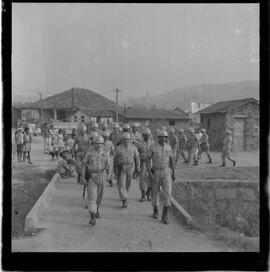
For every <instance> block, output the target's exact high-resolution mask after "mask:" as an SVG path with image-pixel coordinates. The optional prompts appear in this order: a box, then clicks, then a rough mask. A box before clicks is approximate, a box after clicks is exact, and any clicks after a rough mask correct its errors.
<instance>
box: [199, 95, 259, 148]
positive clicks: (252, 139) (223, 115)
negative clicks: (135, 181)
mask: <svg viewBox="0 0 270 272" xmlns="http://www.w3.org/2000/svg"><path fill="white" fill-rule="evenodd" d="M199 113H200V123H201V128H205V129H206V131H207V133H208V135H209V143H210V148H212V149H213V150H221V148H222V140H223V138H224V130H225V128H230V129H231V130H232V135H233V140H234V143H233V150H235V151H244V150H254V149H255V150H256V149H258V148H259V130H260V129H259V126H260V117H259V101H258V100H256V99H254V98H246V99H239V100H232V101H222V102H218V103H215V104H213V105H211V106H210V107H207V108H205V109H203V110H201V111H200V112H199Z"/></svg>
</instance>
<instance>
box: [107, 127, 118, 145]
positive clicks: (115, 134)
mask: <svg viewBox="0 0 270 272" xmlns="http://www.w3.org/2000/svg"><path fill="white" fill-rule="evenodd" d="M109 139H110V140H111V141H112V143H113V145H114V146H115V147H116V146H117V145H119V144H120V142H121V134H120V126H119V125H118V124H115V125H114V127H113V132H112V133H111V135H110V137H109Z"/></svg>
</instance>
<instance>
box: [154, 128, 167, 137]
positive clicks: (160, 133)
mask: <svg viewBox="0 0 270 272" xmlns="http://www.w3.org/2000/svg"><path fill="white" fill-rule="evenodd" d="M157 136H158V137H168V132H167V131H166V130H164V129H162V130H160V131H159V133H158V135H157Z"/></svg>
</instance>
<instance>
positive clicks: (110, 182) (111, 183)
mask: <svg viewBox="0 0 270 272" xmlns="http://www.w3.org/2000/svg"><path fill="white" fill-rule="evenodd" d="M108 182H109V185H110V187H113V182H112V179H109V180H108Z"/></svg>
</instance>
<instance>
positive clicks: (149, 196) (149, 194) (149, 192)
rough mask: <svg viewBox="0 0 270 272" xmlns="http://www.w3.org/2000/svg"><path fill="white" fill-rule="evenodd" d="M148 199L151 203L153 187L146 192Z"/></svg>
mask: <svg viewBox="0 0 270 272" xmlns="http://www.w3.org/2000/svg"><path fill="white" fill-rule="evenodd" d="M146 198H147V200H148V201H151V187H148V189H147V190H146Z"/></svg>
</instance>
